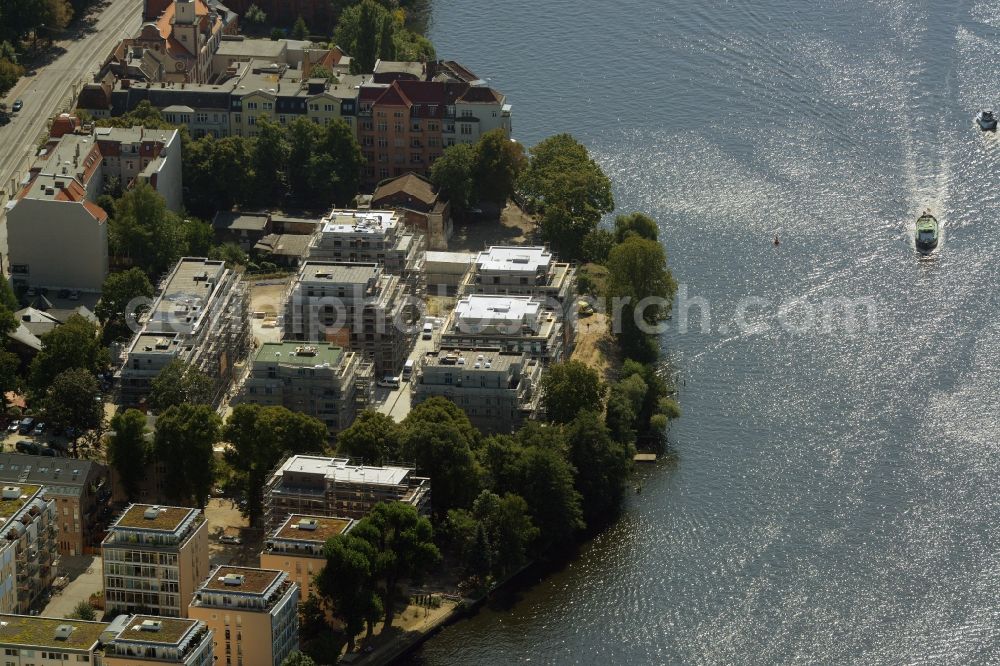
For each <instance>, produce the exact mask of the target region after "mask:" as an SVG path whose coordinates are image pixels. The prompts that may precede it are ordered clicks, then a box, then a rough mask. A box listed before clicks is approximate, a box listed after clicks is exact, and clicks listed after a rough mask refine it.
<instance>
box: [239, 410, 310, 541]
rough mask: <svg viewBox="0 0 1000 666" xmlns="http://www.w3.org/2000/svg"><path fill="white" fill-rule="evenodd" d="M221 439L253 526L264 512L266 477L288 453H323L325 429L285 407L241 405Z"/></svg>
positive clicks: (307, 417) (246, 512) (304, 415)
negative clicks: (223, 440) (262, 494)
mask: <svg viewBox="0 0 1000 666" xmlns="http://www.w3.org/2000/svg"><path fill="white" fill-rule="evenodd" d="M222 436H223V438H224V439H225V440H226V441H227V442H229V443H230V444H231V445H232V446H231V447H230V448H227V449H226V453H225V457H226V462H227V463H229V465H230V466H231V467H232V469H233V471H234V472H235V484H236V486H237V487H238V488H239V490H240V493H241V494H242V495H243V496H244V497H245V498H246V501H247V504H246V509H245V510H244V514H245V515H246V516H247V519H248V520H249V521H250V524H251V525H256V524H257V522H258V520H259V519H260V517H261V515H262V513H263V507H262V498H261V491H262V489H263V487H264V485H265V483H266V482H267V475H268V474H269V473H270V472H271V470H272V469H273V468H274V466H275V465H277V464H278V463H279V462H280V461H281V459H282V458H283V457H284V456H285V455H287V454H296V453H322V452H323V450H324V448H325V446H326V439H327V429H326V426H325V425H324V424H323V422H322V421H320V420H318V419H315V418H313V417H311V416H307V415H306V414H302V413H300V412H293V411H290V410H288V409H286V408H285V407H262V406H260V405H255V404H247V403H244V404H239V405H237V406H236V407H235V408H233V412H232V414H230V416H229V418H228V419H227V421H226V426H225V428H224V430H223V433H222Z"/></svg>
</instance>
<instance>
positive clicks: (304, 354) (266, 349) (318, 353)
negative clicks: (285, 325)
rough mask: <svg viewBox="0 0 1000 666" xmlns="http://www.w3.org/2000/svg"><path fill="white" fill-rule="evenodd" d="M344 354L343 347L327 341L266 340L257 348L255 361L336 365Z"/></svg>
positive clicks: (307, 365) (304, 365)
mask: <svg viewBox="0 0 1000 666" xmlns="http://www.w3.org/2000/svg"><path fill="white" fill-rule="evenodd" d="M343 354H344V349H343V347H335V346H333V345H331V344H328V343H325V342H295V341H286V342H265V343H264V344H262V345H261V346H260V349H258V350H257V355H256V356H254V363H269V362H275V363H286V364H289V365H301V366H303V367H314V366H317V365H325V364H329V365H330V366H331V367H336V365H337V363H338V361H340V358H341V356H343Z"/></svg>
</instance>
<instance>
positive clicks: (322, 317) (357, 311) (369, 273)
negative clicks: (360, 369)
mask: <svg viewBox="0 0 1000 666" xmlns="http://www.w3.org/2000/svg"><path fill="white" fill-rule="evenodd" d="M284 316H285V320H284V322H285V323H284V326H285V330H284V333H285V339H286V340H325V341H327V342H331V343H333V344H335V345H337V346H340V347H345V348H348V349H351V350H352V351H355V352H358V353H361V354H364V355H365V357H366V358H368V359H370V360H371V362H372V363H373V365H374V368H375V372H376V373H378V374H379V375H383V374H398V372H399V371H400V369H401V368H402V365H403V362H404V361H405V360H406V355H407V353H408V351H409V349H410V347H411V346H412V343H413V340H414V338H415V336H416V331H415V330H414V329H415V327H414V326H413V325H411V324H409V322H410V321H411V320H412V319H413V318H414V317H415V307H414V305H413V304H411V303H410V301H409V299H408V298H407V296H406V288H405V286H404V284H403V283H402V282H401V279H400V277H399V276H398V275H391V274H389V273H386V272H385V271H384V270H383V268H382V267H381V266H379V265H378V264H375V263H345V262H333V261H312V260H309V261H305V262H303V263H302V265H301V266H300V267H299V271H298V274H297V275H296V278H295V280H294V281H293V282H292V284H291V286H290V288H289V290H288V292H287V294H286V297H285V314H284Z"/></svg>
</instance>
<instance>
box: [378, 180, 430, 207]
mask: <svg viewBox="0 0 1000 666" xmlns="http://www.w3.org/2000/svg"><path fill="white" fill-rule="evenodd" d="M399 193H403V194H406V195H408V196H411V197H413V198H414V199H417V200H418V201H421V202H423V203H425V204H427V205H428V206H431V205H433V204H434V202H435V201H437V193H436V192H435V191H434V185H433V184H432V183H431V182H430V181H429V180H427V179H426V178H424V177H422V176H419V175H417V174H415V173H413V172H410V173H407V174H403V175H402V176H399V177H398V178H393V179H392V180H388V181H384V182H383V183H382V184H380V185H379V186H378V187H377V188H376V189H375V193H374V194H372V204H376V202H378V201H380V200H381V199H384V198H386V197H390V196H392V195H394V194H399ZM376 205H377V204H376Z"/></svg>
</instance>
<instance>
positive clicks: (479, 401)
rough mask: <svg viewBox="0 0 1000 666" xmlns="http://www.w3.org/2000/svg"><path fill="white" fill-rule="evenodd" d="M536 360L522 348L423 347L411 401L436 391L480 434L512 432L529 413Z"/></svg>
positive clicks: (538, 367) (534, 397) (535, 393)
mask: <svg viewBox="0 0 1000 666" xmlns="http://www.w3.org/2000/svg"><path fill="white" fill-rule="evenodd" d="M541 378H542V364H541V362H540V361H538V360H537V359H533V358H530V357H529V356H528V355H527V354H524V353H522V352H504V351H500V350H499V349H496V348H485V349H476V348H473V349H469V350H464V351H457V350H456V351H452V352H428V353H426V354H424V356H423V358H422V359H420V363H419V365H418V366H417V370H416V374H415V376H414V378H413V398H412V401H413V404H414V405H418V404H420V403H421V402H423V401H424V400H427V399H428V398H433V397H435V396H441V397H444V398H447V399H448V400H451V401H452V402H454V403H455V404H456V405H458V407H460V408H461V409H462V411H464V412H465V413H466V415H468V417H469V421H471V422H472V425H474V426H476V427H477V428H478V429H479V430H481V431H482V432H484V433H510V432H514V431H515V430H517V429H518V428H520V427H521V425H522V424H523V423H524V421H525V420H527V419H530V418H534V416H535V414H536V413H537V411H538V406H539V400H540V397H541V391H540V383H541Z"/></svg>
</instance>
